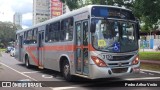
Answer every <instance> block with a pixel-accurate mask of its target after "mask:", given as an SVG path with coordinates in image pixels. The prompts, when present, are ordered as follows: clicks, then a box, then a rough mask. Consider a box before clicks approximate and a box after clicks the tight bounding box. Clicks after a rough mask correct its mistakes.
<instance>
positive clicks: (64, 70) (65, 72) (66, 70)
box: [62, 60, 73, 82]
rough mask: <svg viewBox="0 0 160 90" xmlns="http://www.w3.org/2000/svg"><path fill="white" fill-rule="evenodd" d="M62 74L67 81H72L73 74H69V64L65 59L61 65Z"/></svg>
mask: <svg viewBox="0 0 160 90" xmlns="http://www.w3.org/2000/svg"><path fill="white" fill-rule="evenodd" d="M62 74H63V77H64V79H65V80H67V81H69V82H70V81H73V76H72V75H71V74H70V65H69V62H68V61H67V60H65V61H64V62H63V67H62Z"/></svg>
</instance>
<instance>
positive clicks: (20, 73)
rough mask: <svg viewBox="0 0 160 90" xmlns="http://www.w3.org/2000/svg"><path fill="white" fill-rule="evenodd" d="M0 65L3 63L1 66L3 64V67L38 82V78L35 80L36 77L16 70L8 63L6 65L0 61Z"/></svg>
mask: <svg viewBox="0 0 160 90" xmlns="http://www.w3.org/2000/svg"><path fill="white" fill-rule="evenodd" d="M0 65H3V66H5V67H7V68H9V69H11V70H13V71H15V72H17V73H19V74H21V75H23V76H25V77H27V78H29V79H31V80H33V81H37V82H38V80H36V79H34V78H32V77H30V76H28V75H25V74H24V73H22V72H20V71H18V70H16V69H14V68H12V67H9V66H8V65H6V64H4V63H1V62H0ZM48 88H50V89H52V90H53V88H52V87H48Z"/></svg>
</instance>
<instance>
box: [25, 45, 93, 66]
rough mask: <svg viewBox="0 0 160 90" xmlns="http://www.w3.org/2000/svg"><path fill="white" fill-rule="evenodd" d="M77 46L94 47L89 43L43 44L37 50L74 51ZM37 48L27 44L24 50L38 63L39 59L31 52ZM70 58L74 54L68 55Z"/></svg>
mask: <svg viewBox="0 0 160 90" xmlns="http://www.w3.org/2000/svg"><path fill="white" fill-rule="evenodd" d="M77 48H88V51H95V49H94V48H93V47H92V45H91V44H89V45H88V46H84V45H80V46H77V45H62V46H44V47H40V48H39V50H40V51H42V50H44V51H76V49H77ZM37 49H38V48H37V47H36V46H28V47H26V50H27V51H28V53H29V54H30V56H31V58H32V59H33V61H34V62H35V63H36V64H37V65H38V63H40V62H39V60H38V59H37V58H36V57H35V56H34V54H33V53H32V52H33V51H36V50H37ZM70 57H71V58H72V59H73V57H74V56H70Z"/></svg>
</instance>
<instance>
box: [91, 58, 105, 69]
mask: <svg viewBox="0 0 160 90" xmlns="http://www.w3.org/2000/svg"><path fill="white" fill-rule="evenodd" d="M91 59H92V60H93V61H94V63H95V64H96V65H97V66H99V67H106V66H107V65H106V63H105V62H104V61H103V60H101V59H100V58H98V57H96V56H91Z"/></svg>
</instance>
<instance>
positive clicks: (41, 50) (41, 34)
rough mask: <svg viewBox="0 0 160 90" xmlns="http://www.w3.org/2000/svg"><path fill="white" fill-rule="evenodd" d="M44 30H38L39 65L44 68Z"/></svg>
mask: <svg viewBox="0 0 160 90" xmlns="http://www.w3.org/2000/svg"><path fill="white" fill-rule="evenodd" d="M43 44H44V31H39V32H38V46H37V51H38V55H37V56H38V66H39V68H43V65H44V45H43Z"/></svg>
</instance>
